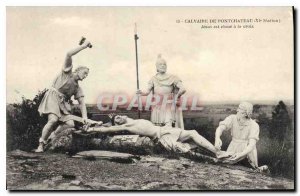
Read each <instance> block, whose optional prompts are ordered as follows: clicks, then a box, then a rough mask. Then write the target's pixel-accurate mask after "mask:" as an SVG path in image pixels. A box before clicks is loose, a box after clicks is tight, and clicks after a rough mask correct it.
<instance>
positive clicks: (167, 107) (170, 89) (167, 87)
mask: <svg viewBox="0 0 300 196" xmlns="http://www.w3.org/2000/svg"><path fill="white" fill-rule="evenodd" d="M156 70H157V73H156V75H155V76H153V77H152V78H151V79H150V81H149V82H148V89H147V91H146V92H142V91H140V90H138V91H137V94H140V95H142V96H147V95H149V94H150V93H151V92H152V94H153V95H154V96H159V97H160V100H161V101H160V103H158V104H156V105H154V106H153V107H152V109H151V122H152V123H154V124H155V125H158V126H175V127H178V128H182V129H184V125H183V115H182V110H181V107H180V97H181V96H182V95H183V94H184V93H185V92H186V90H185V88H184V87H183V85H182V81H181V80H180V79H179V78H178V77H177V76H174V75H170V74H167V73H166V72H167V62H166V61H165V60H164V59H163V58H162V57H161V55H158V59H157V61H156ZM166 98H167V99H168V100H173V101H172V103H170V102H169V101H168V102H167V104H163V102H164V101H163V99H166Z"/></svg>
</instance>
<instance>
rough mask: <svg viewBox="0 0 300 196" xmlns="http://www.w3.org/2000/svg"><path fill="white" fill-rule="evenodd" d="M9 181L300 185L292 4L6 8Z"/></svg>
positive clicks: (183, 187)
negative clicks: (299, 176) (297, 176)
mask: <svg viewBox="0 0 300 196" xmlns="http://www.w3.org/2000/svg"><path fill="white" fill-rule="evenodd" d="M6 31H7V34H6V42H7V48H6V70H7V72H6V84H7V86H6V91H7V94H6V95H7V96H6V115H7V122H6V123H7V124H6V127H7V129H6V133H7V134H6V135H7V139H6V141H7V143H6V146H7V154H6V160H7V161H6V181H7V189H8V190H87V191H88V190H99V191H112V190H123V191H141V190H142V191H152V190H178V191H187V190H197V191H201V190H210V191H220V190H232V191H234V190H246V191H251V190H273V191H274V190H285V191H293V190H295V167H296V166H295V137H294V128H295V124H294V122H295V121H294V116H295V115H294V112H295V111H294V102H295V101H294V93H295V92H294V81H295V78H294V8H293V7H21V6H15V7H13V6H8V7H6Z"/></svg>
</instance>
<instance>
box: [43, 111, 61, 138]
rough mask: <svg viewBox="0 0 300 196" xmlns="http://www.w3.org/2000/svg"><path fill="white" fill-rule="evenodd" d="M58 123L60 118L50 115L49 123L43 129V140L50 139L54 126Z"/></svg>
mask: <svg viewBox="0 0 300 196" xmlns="http://www.w3.org/2000/svg"><path fill="white" fill-rule="evenodd" d="M57 122H58V116H56V115H55V114H49V115H48V122H47V124H46V125H45V126H44V128H43V131H42V136H41V140H43V141H46V140H47V139H48V137H49V135H50V133H51V132H52V128H53V126H54V125H55V124H56V123H57Z"/></svg>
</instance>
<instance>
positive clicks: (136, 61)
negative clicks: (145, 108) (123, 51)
mask: <svg viewBox="0 0 300 196" xmlns="http://www.w3.org/2000/svg"><path fill="white" fill-rule="evenodd" d="M138 39H139V37H138V35H137V28H136V24H134V42H135V63H136V87H137V90H140V82H139V61H138V46H137V40H138ZM138 118H139V119H140V118H141V113H140V97H138Z"/></svg>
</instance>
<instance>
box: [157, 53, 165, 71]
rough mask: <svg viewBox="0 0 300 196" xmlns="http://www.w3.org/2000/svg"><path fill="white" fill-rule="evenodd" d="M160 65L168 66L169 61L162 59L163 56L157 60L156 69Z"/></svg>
mask: <svg viewBox="0 0 300 196" xmlns="http://www.w3.org/2000/svg"><path fill="white" fill-rule="evenodd" d="M160 65H167V61H166V60H165V59H163V58H161V54H159V55H158V56H157V60H156V68H158V67H159V66H160Z"/></svg>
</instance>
